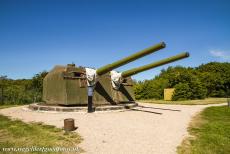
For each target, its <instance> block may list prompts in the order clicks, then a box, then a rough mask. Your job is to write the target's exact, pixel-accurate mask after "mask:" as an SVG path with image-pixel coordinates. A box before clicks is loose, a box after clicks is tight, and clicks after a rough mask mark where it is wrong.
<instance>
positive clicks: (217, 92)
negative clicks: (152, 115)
mask: <svg viewBox="0 0 230 154" xmlns="http://www.w3.org/2000/svg"><path fill="white" fill-rule="evenodd" d="M47 73H48V72H46V71H43V72H40V73H38V74H36V75H34V76H33V78H32V79H17V80H13V79H9V78H8V77H7V76H0V104H29V103H32V102H41V101H42V89H43V84H42V83H43V79H44V77H45V76H46V75H47ZM165 88H175V92H174V95H173V100H191V99H204V98H206V97H229V96H230V63H227V62H225V63H219V62H210V63H207V64H202V65H200V66H199V67H195V68H191V67H182V66H176V67H168V68H167V69H163V70H161V73H160V74H159V75H157V76H155V77H154V78H153V79H151V80H144V81H138V82H135V84H134V92H135V97H136V99H163V96H164V89H165Z"/></svg>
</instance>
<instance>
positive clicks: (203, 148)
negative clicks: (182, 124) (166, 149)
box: [178, 106, 230, 154]
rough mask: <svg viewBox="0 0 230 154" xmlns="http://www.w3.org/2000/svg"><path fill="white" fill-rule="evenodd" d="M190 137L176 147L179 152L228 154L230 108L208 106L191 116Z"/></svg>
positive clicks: (229, 144) (186, 153) (229, 150)
mask: <svg viewBox="0 0 230 154" xmlns="http://www.w3.org/2000/svg"><path fill="white" fill-rule="evenodd" d="M188 131H189V133H190V135H191V136H190V137H188V138H186V139H185V140H184V141H183V142H182V144H181V146H179V147H178V153H179V154H230V108H229V107H227V106H218V107H209V108H206V109H205V110H204V111H203V112H201V113H200V114H199V115H197V116H196V117H194V118H193V120H192V122H191V123H190V126H189V129H188Z"/></svg>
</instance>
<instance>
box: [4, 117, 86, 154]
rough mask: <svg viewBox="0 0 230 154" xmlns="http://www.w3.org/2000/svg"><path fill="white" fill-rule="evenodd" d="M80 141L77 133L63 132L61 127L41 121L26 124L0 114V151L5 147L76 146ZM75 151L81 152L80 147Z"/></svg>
mask: <svg viewBox="0 0 230 154" xmlns="http://www.w3.org/2000/svg"><path fill="white" fill-rule="evenodd" d="M81 141H82V139H81V137H80V136H79V135H78V134H77V133H73V132H70V133H65V132H64V131H63V130H62V129H59V128H56V127H54V126H50V125H43V124H41V123H30V124H27V123H24V122H22V121H19V120H11V119H9V118H8V117H6V116H3V115H0V153H4V152H3V148H7V147H13V148H15V147H23V148H25V147H29V148H30V147H37V148H42V147H45V148H50V147H54V148H56V147H60V148H62V147H63V148H68V147H70V148H73V147H74V148H77V147H78V144H79V143H80V142H81ZM76 151H79V152H78V153H80V152H82V149H80V148H79V150H76ZM5 153H13V152H5ZM14 153H15V152H14ZM16 153H18V152H16ZM21 153H23V152H21ZM29 153H32V152H29ZM34 153H41V152H34ZM45 153H54V152H45ZM59 153H60V152H59ZM75 153H76V152H75Z"/></svg>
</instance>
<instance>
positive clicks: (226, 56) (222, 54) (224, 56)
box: [209, 50, 230, 60]
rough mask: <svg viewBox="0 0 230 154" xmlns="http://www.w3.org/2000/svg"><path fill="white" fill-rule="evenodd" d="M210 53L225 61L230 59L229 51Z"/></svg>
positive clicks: (213, 51)
mask: <svg viewBox="0 0 230 154" xmlns="http://www.w3.org/2000/svg"><path fill="white" fill-rule="evenodd" d="M209 52H210V54H211V55H212V56H213V57H219V58H222V59H224V60H228V59H230V52H229V51H223V50H210V51H209Z"/></svg>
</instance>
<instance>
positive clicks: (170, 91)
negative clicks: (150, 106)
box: [164, 88, 175, 101]
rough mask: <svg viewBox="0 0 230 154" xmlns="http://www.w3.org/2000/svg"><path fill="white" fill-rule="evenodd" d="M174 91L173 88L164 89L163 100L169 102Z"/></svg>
mask: <svg viewBox="0 0 230 154" xmlns="http://www.w3.org/2000/svg"><path fill="white" fill-rule="evenodd" d="M174 91H175V88H166V89H164V100H165V101H171V100H172V97H173V93H174Z"/></svg>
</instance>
